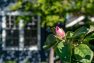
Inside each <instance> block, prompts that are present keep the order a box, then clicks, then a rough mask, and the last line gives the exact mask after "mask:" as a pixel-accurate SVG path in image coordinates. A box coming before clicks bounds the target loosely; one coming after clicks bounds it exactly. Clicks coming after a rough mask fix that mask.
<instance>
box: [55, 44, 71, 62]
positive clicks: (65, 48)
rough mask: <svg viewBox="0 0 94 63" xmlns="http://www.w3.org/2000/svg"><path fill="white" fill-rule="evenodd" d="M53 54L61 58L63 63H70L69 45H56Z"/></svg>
mask: <svg viewBox="0 0 94 63" xmlns="http://www.w3.org/2000/svg"><path fill="white" fill-rule="evenodd" d="M55 52H56V54H57V55H58V56H59V57H60V58H61V60H62V61H63V62H70V60H71V46H70V44H66V45H64V44H63V42H60V43H58V45H57V48H56V50H55Z"/></svg>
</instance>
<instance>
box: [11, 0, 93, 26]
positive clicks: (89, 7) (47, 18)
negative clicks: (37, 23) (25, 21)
mask: <svg viewBox="0 0 94 63" xmlns="http://www.w3.org/2000/svg"><path fill="white" fill-rule="evenodd" d="M93 6H94V0H32V1H30V0H26V1H24V0H18V1H17V3H16V4H14V6H11V7H10V8H11V10H13V11H15V10H21V11H24V12H32V13H34V14H38V15H40V16H41V25H42V26H45V25H46V26H54V25H55V24H56V23H57V22H64V21H65V17H66V14H67V13H73V14H77V13H78V14H80V15H82V14H83V15H85V16H87V15H89V16H92V15H93V14H94V12H93V11H94V7H93Z"/></svg>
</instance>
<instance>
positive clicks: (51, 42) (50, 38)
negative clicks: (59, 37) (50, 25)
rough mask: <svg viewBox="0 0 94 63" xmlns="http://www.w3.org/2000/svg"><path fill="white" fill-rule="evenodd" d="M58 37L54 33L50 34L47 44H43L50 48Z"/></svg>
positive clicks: (45, 47)
mask: <svg viewBox="0 0 94 63" xmlns="http://www.w3.org/2000/svg"><path fill="white" fill-rule="evenodd" d="M56 43H57V42H56V38H55V36H54V35H53V34H50V35H48V37H47V39H46V42H45V45H44V46H43V48H44V49H49V48H50V47H52V46H54V45H55V44H56Z"/></svg>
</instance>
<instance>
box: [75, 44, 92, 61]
mask: <svg viewBox="0 0 94 63" xmlns="http://www.w3.org/2000/svg"><path fill="white" fill-rule="evenodd" d="M74 56H75V58H76V59H77V60H78V61H79V62H82V63H91V60H92V58H93V52H92V50H91V49H90V48H89V47H88V46H87V45H85V44H80V45H79V46H77V47H75V49H74Z"/></svg>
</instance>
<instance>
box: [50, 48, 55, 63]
mask: <svg viewBox="0 0 94 63" xmlns="http://www.w3.org/2000/svg"><path fill="white" fill-rule="evenodd" d="M49 63H54V49H53V47H51V48H50V55H49Z"/></svg>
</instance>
